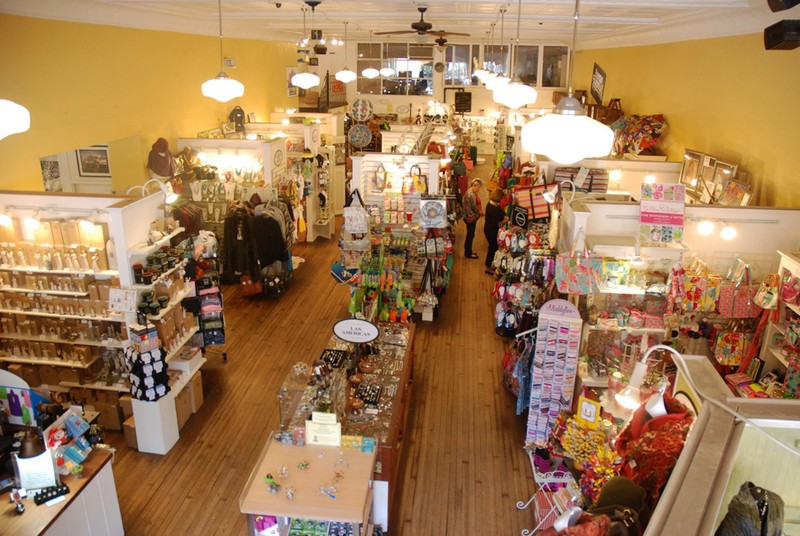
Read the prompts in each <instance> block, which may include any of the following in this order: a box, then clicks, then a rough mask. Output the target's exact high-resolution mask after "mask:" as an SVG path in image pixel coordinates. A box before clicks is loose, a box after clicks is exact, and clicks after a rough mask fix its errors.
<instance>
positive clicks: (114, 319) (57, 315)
mask: <svg viewBox="0 0 800 536" xmlns="http://www.w3.org/2000/svg"><path fill="white" fill-rule="evenodd" d="M0 313H5V314H9V315H30V316H47V317H51V318H70V319H75V320H97V321H98V322H101V321H102V322H125V319H124V318H121V317H112V316H81V315H67V314H61V313H45V312H44V311H23V310H19V309H0Z"/></svg>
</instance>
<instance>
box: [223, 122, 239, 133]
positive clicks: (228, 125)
mask: <svg viewBox="0 0 800 536" xmlns="http://www.w3.org/2000/svg"><path fill="white" fill-rule="evenodd" d="M221 128H222V133H223V134H233V133H234V132H236V123H234V122H233V121H226V122H224V123H222V125H221Z"/></svg>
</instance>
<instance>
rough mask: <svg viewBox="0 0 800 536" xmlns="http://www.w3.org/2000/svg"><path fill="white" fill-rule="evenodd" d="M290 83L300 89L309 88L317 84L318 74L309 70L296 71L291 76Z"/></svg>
mask: <svg viewBox="0 0 800 536" xmlns="http://www.w3.org/2000/svg"><path fill="white" fill-rule="evenodd" d="M292 85H293V86H297V87H299V88H301V89H311V88H312V87H314V86H318V85H319V76H317V75H315V74H314V73H309V72H301V73H297V74H296V75H294V76H293V77H292Z"/></svg>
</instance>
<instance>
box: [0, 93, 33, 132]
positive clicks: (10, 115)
mask: <svg viewBox="0 0 800 536" xmlns="http://www.w3.org/2000/svg"><path fill="white" fill-rule="evenodd" d="M29 128H31V113H30V112H29V111H28V109H27V108H25V107H24V106H22V105H20V104H17V103H16V102H13V101H10V100H6V99H0V140H2V139H3V138H5V137H6V136H10V135H12V134H19V133H20V132H25V131H26V130H28V129H29Z"/></svg>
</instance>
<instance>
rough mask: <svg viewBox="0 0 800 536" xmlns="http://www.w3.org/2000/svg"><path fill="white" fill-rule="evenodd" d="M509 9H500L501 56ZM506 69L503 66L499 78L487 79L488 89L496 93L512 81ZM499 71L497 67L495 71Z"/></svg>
mask: <svg viewBox="0 0 800 536" xmlns="http://www.w3.org/2000/svg"><path fill="white" fill-rule="evenodd" d="M507 9H508V8H507V7H506V6H503V7H501V8H500V52H501V54H502V51H503V29H504V28H505V19H506V11H507ZM504 67H505V66H503V69H501V70H500V72H498V73H497V76H492V77H490V78H488V79H487V82H486V87H487V88H488V89H489V90H491V91H496V90H498V89H499V88H501V87H502V86H504V85H506V84H508V83H509V82H510V81H511V79H510V78H509V77H507V76H506V75H505V72H504V70H505V69H504ZM497 69H500V66H498V67H496V68H495V71H497Z"/></svg>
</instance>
